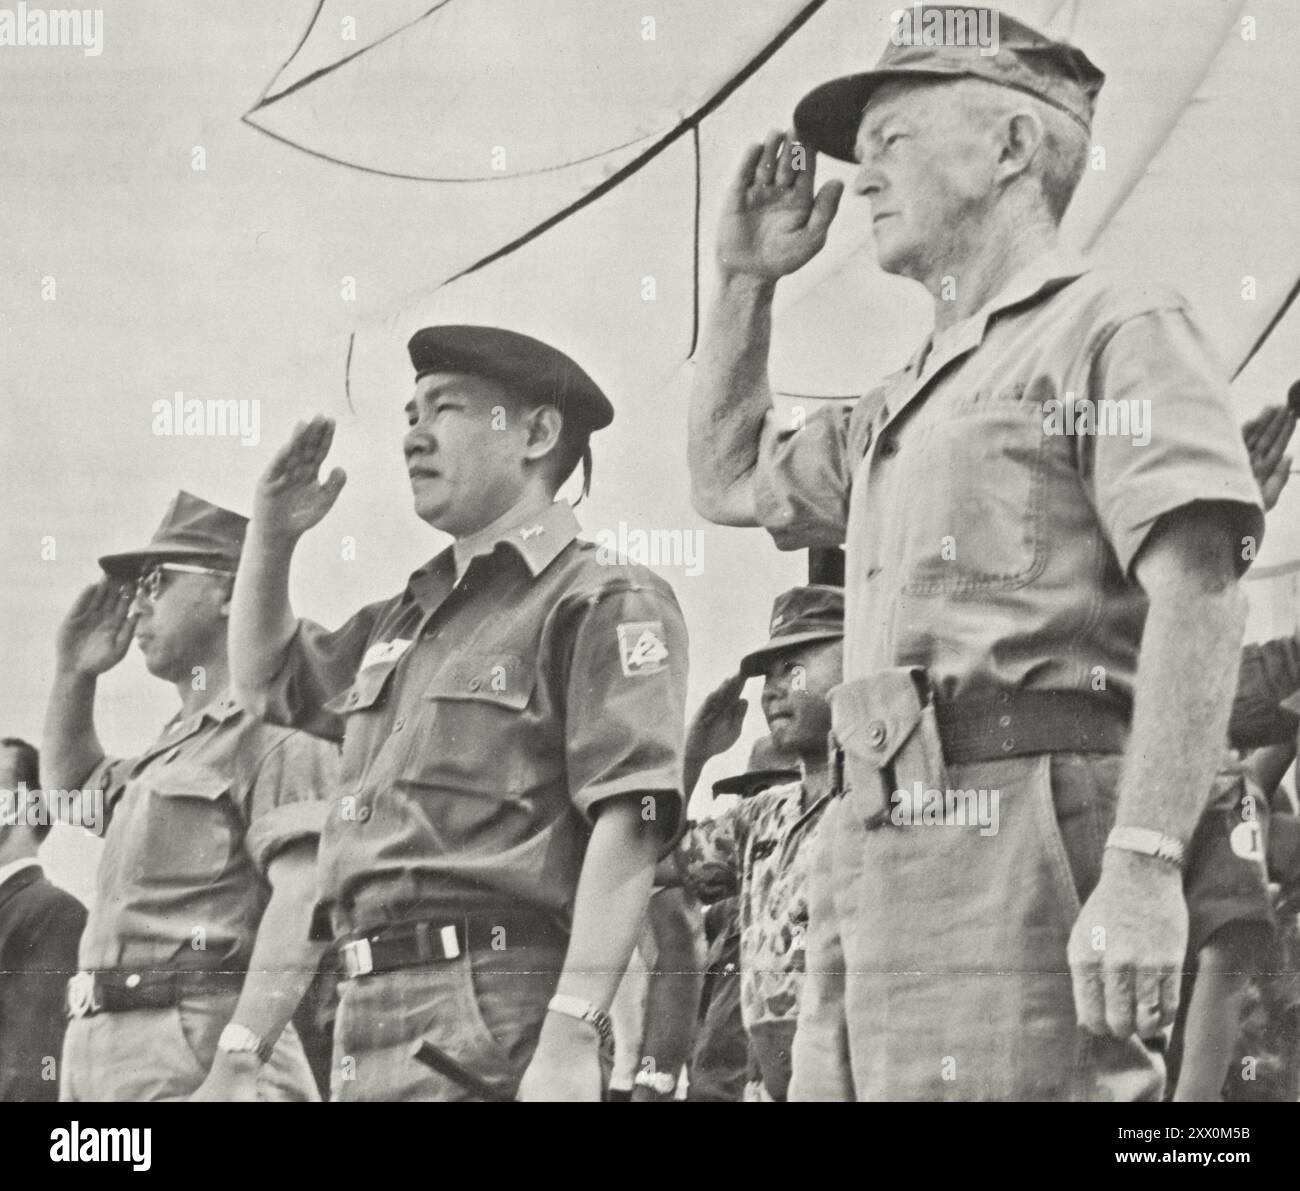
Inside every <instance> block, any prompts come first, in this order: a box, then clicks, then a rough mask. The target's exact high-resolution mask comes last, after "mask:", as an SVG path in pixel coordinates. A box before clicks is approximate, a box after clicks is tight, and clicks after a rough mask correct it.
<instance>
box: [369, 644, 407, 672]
mask: <svg viewBox="0 0 1300 1191" xmlns="http://www.w3.org/2000/svg"><path fill="white" fill-rule="evenodd" d="M410 648H411V643H410V641H408V640H407V639H406V638H405V637H398V638H397V639H396V640H395V641H377V642H375V644H374V645H372V646H371V647H370V648H369V649H367V650H366V656H365V657H363V658H362V659H361V669H363V670H368V669H369V668H370V667H371V666H383V665H387V664H388V663H390V662H395V661H397V659H398V658H400V657H401V656H402V654H404V653H405V652H406V651H407V650H408V649H410Z"/></svg>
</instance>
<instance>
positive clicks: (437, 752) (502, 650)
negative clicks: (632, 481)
mask: <svg viewBox="0 0 1300 1191" xmlns="http://www.w3.org/2000/svg"><path fill="white" fill-rule="evenodd" d="M577 532H578V525H577V521H576V519H575V517H574V515H573V513H572V511H571V510H570V508H569V506H568V505H567V504H564V503H562V502H560V503H556V504H554V505H552V506H551V508H550V510H548V511H547V512H546V513H545V514H544V515H543V516H541V517H540V518H538V519H537V520H535V521H527V522H524V523H522V524H519V525H515V526H512V527H510V528H508V529H502V530H501V531H500V533H499V535H498V537H497V540H495V541H494V542H492V543H488V544H487V546H486V547H484V548H482V549H481V552H480V553H479V554H478V555H477V556H476V557H473V558H472V559H471V560H470V561H469V562H468V564H467V565H466V566H465V568H464V570H463V573H462V574H460V575H459V577H458V576H457V573H456V568H455V563H454V554H453V551H452V550H451V549H449V550H446V551H444V552H443V553H442V554H440V555H438V556H437V557H436V558H435V559H433V561H432V562H430V563H429V564H428V565H427V566H425V567H423V568H421V569H420V570H419V571H417V572H415V574H413V575H412V576H411V579H410V582H409V583H408V584H407V587H406V589H405V590H404V591H402V592H401V593H400V594H399V595H396V596H394V597H393V598H392V599H390V600H386V601H383V602H382V603H377V604H372V605H370V606H369V607H367V608H364V609H362V610H361V611H360V612H359V613H357V615H356V616H354V617H353V618H352V619H351V620H349V621H348V622H347V623H346V624H345V625H343V626H342V628H340V629H338V630H337V631H335V632H329V631H327V630H325V629H323V628H321V627H320V626H319V625H316V624H313V623H311V622H308V621H304V622H302V623H301V624H300V626H299V629H298V632H297V635H296V637H295V639H294V640H293V642H292V643H291V645H290V647H289V649H288V651H287V653H286V657H285V660H284V663H283V666H282V669H281V671H280V673H279V675H278V676H277V678H276V679H275V680H274V681H273V682H272V683H271V684H270V687H269V689H268V690H267V691H266V692H264V694H263V698H264V700H265V704H264V706H260V707H259V713H260V714H265V715H267V716H269V717H270V718H272V719H274V720H276V721H278V722H283V723H289V724H294V725H302V726H308V727H310V728H311V729H312V730H313V731H316V732H320V733H324V734H328V735H332V736H333V737H335V738H337V739H340V740H342V743H343V780H342V786H341V791H340V798H339V800H338V801H337V802H336V804H335V806H334V807H333V809H332V811H331V814H330V817H329V820H328V822H327V823H326V826H325V831H324V835H323V837H322V841H321V858H320V884H321V898H322V909H323V910H328V911H329V913H330V914H331V917H332V920H333V929H334V932H335V934H336V935H340V936H341V935H345V934H349V933H355V932H359V931H370V930H372V929H375V928H382V927H383V926H385V925H388V924H391V923H394V922H403V921H415V920H420V919H429V918H432V917H438V916H460V915H466V914H480V913H481V914H497V913H505V914H509V913H512V912H514V913H527V912H532V913H535V914H538V915H540V916H542V917H544V918H549V919H551V920H553V921H554V922H556V923H557V924H558V925H560V926H562V927H567V926H568V924H569V919H570V917H571V914H572V908H573V897H574V894H575V892H576V888H577V882H578V877H579V874H580V871H581V865H582V859H583V856H584V855H585V850H586V843H587V839H588V837H589V834H590V825H591V823H592V821H593V820H594V817H595V814H596V813H597V810H598V808H599V805H600V804H601V803H602V802H604V801H605V800H606V799H610V798H615V797H620V796H625V795H637V796H638V797H639V798H641V800H642V818H643V820H644V821H645V822H646V824H647V829H650V830H654V831H655V832H656V833H657V834H660V835H662V837H663V838H664V840H665V842H666V841H667V840H668V839H669V838H671V836H672V835H673V833H674V832H675V831H676V830H677V829H678V828H677V823H678V819H679V816H680V813H681V810H680V808H681V796H680V793H679V790H680V785H681V747H682V737H683V734H684V722H685V692H686V673H687V670H686V666H687V657H686V654H687V642H686V627H685V623H684V622H683V620H682V616H681V610H680V609H679V608H678V605H677V601H676V598H675V597H674V595H673V593H672V589H671V588H670V587H669V586H668V584H667V583H665V582H664V581H663V580H662V579H660V578H659V577H658V576H657V575H655V574H654V573H653V572H651V571H649V570H647V569H645V568H643V567H639V566H634V565H630V564H627V563H624V562H621V561H619V560H618V559H615V558H607V557H605V556H604V553H603V550H598V548H597V547H596V546H595V545H594V544H592V543H590V542H586V541H583V540H581V539H579V538H578V537H577Z"/></svg>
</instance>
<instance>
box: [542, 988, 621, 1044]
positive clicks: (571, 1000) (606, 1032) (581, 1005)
mask: <svg viewBox="0 0 1300 1191" xmlns="http://www.w3.org/2000/svg"><path fill="white" fill-rule="evenodd" d="M546 1008H547V1009H549V1010H551V1011H552V1012H553V1013H562V1014H564V1016H565V1017H574V1018H577V1019H578V1021H585V1022H586V1023H587V1024H588V1025H589V1026H591V1027H592V1028H593V1029H594V1030H595V1031H596V1034H597V1035H598V1036H599V1038H600V1045H601V1046H602V1047H603V1048H611V1049H612V1048H613V1045H614V1023H613V1021H612V1020H611V1019H610V1016H609V1014H608V1013H606V1012H605V1011H604V1010H603V1009H601V1008H599V1007H598V1006H596V1005H593V1004H592V1003H591V1002H590V1001H584V1000H583V999H582V998H581V997H571V996H567V995H566V994H564V993H556V994H555V996H553V997H552V998H551V999H550V1002H549V1003H548V1004H547V1006H546Z"/></svg>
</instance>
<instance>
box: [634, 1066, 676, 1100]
mask: <svg viewBox="0 0 1300 1191" xmlns="http://www.w3.org/2000/svg"><path fill="white" fill-rule="evenodd" d="M632 1082H633V1083H634V1084H635V1085H636V1086H637V1087H638V1088H649V1089H650V1090H651V1091H652V1092H654V1093H655V1094H656V1095H659V1096H671V1095H672V1094H673V1093H674V1092H675V1091H677V1077H676V1076H675V1075H671V1074H669V1073H668V1072H667V1071H638V1072H637V1073H636V1076H635V1078H634V1079H633V1080H632Z"/></svg>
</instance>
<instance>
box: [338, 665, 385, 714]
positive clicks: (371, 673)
mask: <svg viewBox="0 0 1300 1191" xmlns="http://www.w3.org/2000/svg"><path fill="white" fill-rule="evenodd" d="M396 669H397V659H396V658H392V659H391V660H389V661H385V662H378V663H375V664H373V665H370V666H366V667H365V668H364V669H362V670H359V671H357V676H356V679H355V680H354V681H353V683H352V685H351V686H350V687H348V689H347V690H345V691H340V692H339V693H338V694H337V695H335V696H334V698H332V699H331V700H330V701H329V702H328V703H325V704H324V705H323V706H324V708H325V710H326V711H332V712H333V713H334V714H335V715H351V714H352V713H353V712H354V711H365V710H366V709H367V708H369V707H373V706H374V705H375V704H376V703H378V702H379V700H380V699H381V698H383V694H384V688H385V687H386V686H387V685H388V680H389V679H390V678H391V677H392V676H393V671H394V670H396Z"/></svg>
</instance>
